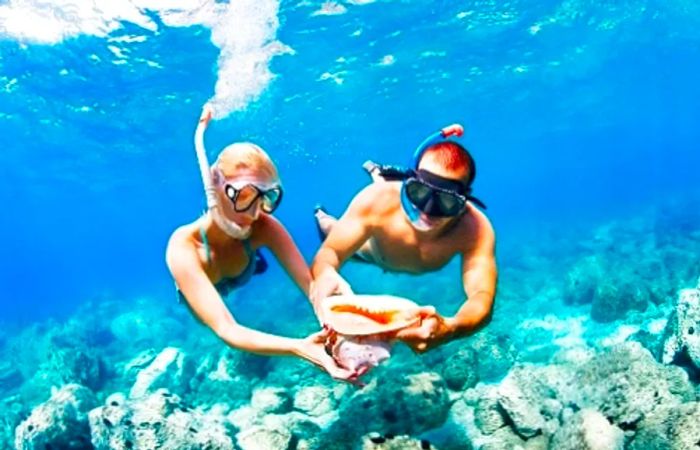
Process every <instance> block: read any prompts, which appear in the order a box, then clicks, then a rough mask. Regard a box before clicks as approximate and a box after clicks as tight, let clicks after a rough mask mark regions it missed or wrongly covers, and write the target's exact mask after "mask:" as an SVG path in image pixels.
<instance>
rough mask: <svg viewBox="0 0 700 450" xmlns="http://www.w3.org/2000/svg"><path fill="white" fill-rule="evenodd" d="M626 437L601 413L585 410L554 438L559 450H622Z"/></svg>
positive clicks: (554, 446) (553, 440)
mask: <svg viewBox="0 0 700 450" xmlns="http://www.w3.org/2000/svg"><path fill="white" fill-rule="evenodd" d="M624 441H625V436H624V433H623V431H622V430H621V429H619V428H618V427H616V426H614V425H612V424H611V423H610V422H608V420H607V419H606V418H605V416H603V415H602V414H601V413H600V412H598V411H595V410H591V409H584V410H581V411H579V412H578V413H576V414H575V415H574V416H573V417H572V418H571V419H570V420H568V421H567V422H566V423H565V424H564V425H563V426H562V427H561V428H560V429H559V430H558V431H557V432H556V433H555V434H554V436H553V437H552V442H551V445H550V447H551V448H556V449H557V450H622V449H623V448H624Z"/></svg>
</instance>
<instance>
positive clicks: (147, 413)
mask: <svg viewBox="0 0 700 450" xmlns="http://www.w3.org/2000/svg"><path fill="white" fill-rule="evenodd" d="M89 419H90V430H91V432H92V445H93V446H94V448H95V449H96V450H111V449H115V448H119V449H130V448H133V449H152V450H155V449H159V450H161V449H162V450H175V449H192V450H195V449H202V448H209V449H212V450H233V449H234V442H233V440H232V439H231V437H230V430H229V427H228V425H227V423H226V421H225V420H224V417H223V416H222V415H217V414H213V413H203V412H202V411H197V410H192V409H190V408H189V407H187V406H186V405H185V404H183V403H182V401H181V400H180V398H179V397H178V396H176V395H174V394H171V393H169V392H168V391H167V390H166V389H159V390H158V391H156V392H154V393H152V394H149V395H146V396H145V397H144V396H141V397H140V398H136V399H128V398H126V397H125V396H124V395H122V394H113V395H111V396H110V397H108V398H107V400H106V402H105V404H104V405H103V406H101V407H99V408H95V409H93V410H92V411H90V414H89Z"/></svg>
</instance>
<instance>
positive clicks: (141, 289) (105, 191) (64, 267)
mask: <svg viewBox="0 0 700 450" xmlns="http://www.w3.org/2000/svg"><path fill="white" fill-rule="evenodd" d="M64 3H65V4H68V2H61V4H64ZM135 3H136V4H139V2H135ZM183 3H184V2H183ZM261 3H265V4H268V2H261ZM341 3H342V2H341ZM355 3H363V2H355ZM76 4H77V5H80V3H79V2H76ZM115 4H119V2H117V3H115ZM153 4H157V2H153ZM218 4H220V5H225V2H219V3H218ZM272 4H273V5H274V3H272ZM64 6H65V5H64ZM30 7H32V6H31V5H29V6H27V5H26V4H25V5H24V6H22V8H30ZM35 7H36V8H39V6H35ZM42 7H45V6H42ZM7 8H10V9H11V8H20V6H17V5H16V4H15V3H14V2H2V3H0V11H1V12H0V32H2V33H1V38H0V67H1V69H2V70H1V71H0V130H1V132H0V148H2V151H1V152H0V174H2V177H1V178H0V200H1V201H2V205H3V210H4V214H3V219H2V221H0V233H1V235H2V236H3V238H4V239H3V251H2V253H1V254H2V256H3V261H2V271H1V272H0V292H2V295H1V296H0V316H1V317H3V318H4V319H5V320H6V321H7V322H19V323H26V322H29V321H32V320H34V319H37V318H43V317H46V316H50V315H57V316H63V315H67V314H70V313H71V312H72V311H74V310H75V308H76V307H77V305H79V304H81V303H82V302H84V301H85V300H87V299H89V298H96V297H99V296H102V295H111V296H116V297H120V298H124V299H131V298H136V297H143V296H148V297H152V298H153V299H154V301H171V300H172V295H173V292H172V282H171V280H170V278H169V276H168V273H167V271H166V268H165V264H164V256H163V253H164V249H165V243H166V241H167V238H168V236H169V234H170V233H171V232H172V230H173V229H174V228H175V227H177V226H178V225H180V224H182V223H185V222H189V221H191V220H193V219H194V218H196V216H197V215H198V214H199V213H200V212H201V211H202V209H203V206H204V202H203V195H202V190H201V185H200V181H199V175H198V170H197V166H196V160H195V155H194V149H193V145H192V134H193V131H194V127H195V125H196V121H197V118H198V116H199V113H200V108H201V106H202V104H204V103H205V102H206V101H207V100H208V99H209V98H210V97H211V96H212V95H213V93H214V86H215V83H216V82H217V78H218V77H220V76H221V75H220V73H219V69H220V64H219V62H218V61H219V60H218V58H219V53H220V49H219V48H217V47H216V46H215V45H213V44H212V42H211V30H210V27H208V26H207V25H206V24H204V25H202V24H196V23H195V24H193V25H191V26H172V25H169V24H168V21H167V20H165V19H163V20H162V21H161V16H163V10H162V9H158V7H155V6H152V5H151V6H149V5H144V7H143V9H142V10H141V13H142V15H143V16H144V17H149V18H151V20H153V21H155V22H156V23H158V22H160V23H159V25H158V26H157V29H156V30H155V31H153V30H148V29H145V28H143V27H142V26H139V25H138V24H135V23H130V22H128V21H124V22H119V21H118V19H116V22H115V23H117V24H118V26H117V27H116V28H115V29H114V30H112V31H111V32H108V33H98V32H89V31H85V32H80V33H75V34H74V35H71V36H67V37H66V38H65V39H62V40H54V41H53V42H41V41H39V40H37V38H36V37H32V35H31V33H30V31H31V27H30V28H27V29H26V30H29V31H27V33H19V32H18V31H17V28H18V27H17V26H15V25H16V22H15V23H14V24H13V23H12V22H11V21H12V19H8V18H7V17H8V16H7V15H6V14H7ZM149 8H150V9H149ZM319 8H321V2H301V3H297V2H282V4H281V6H280V10H279V12H278V13H277V14H276V15H273V17H277V18H278V20H279V27H278V28H277V30H276V39H277V40H278V41H279V42H281V43H282V44H284V45H286V46H288V47H289V48H291V49H293V53H288V54H281V55H279V56H275V57H274V58H272V60H271V62H270V70H271V71H272V73H274V74H276V77H275V78H273V79H272V80H271V81H270V82H269V83H267V82H266V83H264V85H265V88H264V90H263V91H262V92H261V93H260V95H259V96H258V97H257V98H255V99H252V100H249V101H246V102H245V105H244V106H241V107H240V108H237V109H236V108H231V111H227V112H226V114H225V115H226V117H225V118H223V119H222V120H218V121H215V122H213V124H212V125H211V126H210V129H209V131H208V133H207V146H208V149H209V155H210V158H211V159H212V160H213V158H214V157H215V155H216V153H217V152H218V150H219V149H221V148H222V147H223V146H225V145H226V144H228V143H230V142H233V141H236V140H251V141H254V142H257V143H259V144H260V145H261V146H263V148H265V149H266V150H267V151H268V152H269V153H270V154H271V155H272V156H273V158H274V159H275V160H276V161H277V163H278V166H279V168H280V171H281V176H282V181H283V184H284V186H285V189H286V194H285V200H284V202H283V204H282V206H281V207H280V209H279V213H278V215H279V217H280V218H281V220H282V221H283V222H284V223H285V224H286V225H287V227H288V228H289V229H290V231H291V233H292V235H293V236H294V237H295V238H296V240H297V242H298V244H299V245H300V246H301V248H302V249H303V252H304V254H305V256H306V257H307V259H308V260H309V261H310V260H311V258H312V257H313V253H314V251H315V249H316V248H317V245H318V241H317V237H316V232H315V228H314V225H313V221H312V216H311V212H312V208H313V206H314V205H315V204H316V203H323V204H324V205H326V206H327V207H328V208H329V209H330V210H331V211H333V212H336V213H340V212H342V210H343V209H344V207H345V206H346V205H347V202H348V201H349V200H350V199H351V198H352V196H353V194H354V193H355V192H356V191H357V190H358V189H360V188H361V187H362V186H364V185H365V184H366V183H367V181H368V178H367V176H366V175H365V174H364V173H363V171H362V170H361V168H360V166H361V164H362V162H364V161H365V160H366V159H373V160H375V161H379V162H386V163H405V162H407V161H408V159H409V157H410V155H411V154H412V151H413V149H414V148H415V146H416V145H417V144H418V143H419V142H420V141H421V140H422V139H423V138H424V137H425V136H426V135H427V134H429V133H431V132H432V131H434V130H436V129H438V128H440V127H442V126H444V125H447V124H449V123H452V122H460V123H463V124H464V125H465V128H466V130H467V131H466V135H465V137H464V143H465V144H466V146H467V147H468V148H470V149H471V151H472V153H473V154H474V156H475V158H476V160H477V165H478V177H477V181H476V184H475V193H476V195H478V196H479V197H480V198H482V199H483V200H484V201H485V202H486V203H487V204H488V206H489V209H488V213H489V216H490V217H491V219H492V221H493V222H494V225H495V226H496V230H497V233H498V237H499V240H500V242H501V245H500V246H499V261H500V262H501V264H503V265H506V266H507V265H508V264H509V256H510V255H511V254H512V251H513V249H514V248H516V247H517V245H518V243H519V242H520V240H521V239H525V236H527V233H525V232H524V230H532V229H533V228H537V227H539V226H547V227H554V228H556V227H559V228H564V229H566V228H575V227H581V228H583V229H585V228H586V227H587V226H589V225H590V226H593V225H595V224H597V223H601V222H604V221H606V220H613V219H616V218H625V217H629V216H631V215H633V214H635V212H636V211H638V210H640V209H642V208H645V207H647V206H649V205H655V204H659V205H660V204H663V203H664V202H665V201H666V200H668V199H669V198H691V199H692V198H697V197H695V196H697V195H698V191H700V183H698V181H697V180H698V178H697V171H698V167H700V127H698V126H697V122H698V117H700V114H699V113H700V106H699V105H700V86H699V85H698V83H697V79H698V75H697V72H698V70H699V69H700V45H699V44H700V31H699V30H700V6H697V4H696V3H695V2H693V1H691V0H673V1H653V0H645V1H642V0H640V1H623V2H620V1H613V0H610V1H595V2H584V1H551V0H548V1H546V2H533V1H524V0H523V1H510V2H491V1H470V2H449V1H439V2H435V1H401V2H397V1H377V2H373V3H369V4H353V3H352V2H347V3H344V4H343V8H345V12H344V13H342V14H338V15H315V14H314V12H316V11H318V10H319ZM3 9H5V10H3ZM59 9H60V7H59ZM78 9H80V8H78ZM244 12H245V10H244ZM71 17H72V16H70V15H68V16H66V17H64V19H65V20H70V19H71ZM244 18H245V16H244V15H243V16H242V17H241V18H240V19H242V20H243V19H244ZM243 22H245V20H243ZM76 23H78V25H80V22H79V21H77V22H76ZM11 25H12V26H11ZM19 28H20V29H21V27H19ZM26 30H25V31H26ZM237 32H238V31H237V28H236V27H235V26H231V27H230V28H229V29H228V33H229V34H230V35H232V36H233V35H235V34H236V33H237ZM135 36H136V37H139V39H137V40H133V39H126V40H125V39H123V38H124V37H132V38H133V37H135ZM109 47H112V49H110V48H109ZM115 48H116V53H115ZM119 55H121V56H119ZM234 56H235V49H234ZM115 61H116V63H115ZM232 61H233V64H234V65H235V64H236V63H237V62H236V58H235V57H233V58H232ZM227 79H228V80H229V81H230V82H231V83H232V85H233V86H234V89H239V90H243V91H244V90H245V84H246V83H249V82H250V81H251V79H250V76H249V77H248V78H244V79H239V78H236V77H235V76H233V77H228V78H227ZM691 204H692V203H691ZM679 214H680V215H681V216H682V212H681V213H679ZM542 245H546V242H542ZM275 274H276V275H275ZM272 275H273V276H277V277H279V278H280V282H282V283H284V282H287V281H285V280H284V279H283V278H282V277H281V275H280V273H279V270H278V269H274V268H273V272H272ZM501 282H502V283H518V282H519V281H518V280H507V279H503V278H502V279H501Z"/></svg>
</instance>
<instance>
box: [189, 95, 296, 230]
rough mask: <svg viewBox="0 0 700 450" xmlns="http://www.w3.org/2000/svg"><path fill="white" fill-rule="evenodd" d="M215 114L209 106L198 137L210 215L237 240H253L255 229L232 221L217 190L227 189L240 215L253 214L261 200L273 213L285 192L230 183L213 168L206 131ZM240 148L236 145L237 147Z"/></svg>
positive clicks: (272, 187)
mask: <svg viewBox="0 0 700 450" xmlns="http://www.w3.org/2000/svg"><path fill="white" fill-rule="evenodd" d="M211 113H212V112H211V110H210V109H209V108H208V107H206V106H205V109H204V111H203V112H202V116H201V117H200V119H199V124H198V125H197V130H196V131H195V134H194V148H195V150H196V152H197V162H198V163H199V171H200V175H201V176H202V184H203V185H204V194H205V195H206V198H207V209H208V212H209V214H210V216H211V218H212V220H213V221H214V223H216V225H217V226H218V227H219V228H221V230H222V231H223V232H224V233H226V234H227V235H229V236H230V237H232V238H234V239H246V238H247V237H248V236H250V232H251V227H250V226H246V227H243V226H241V225H238V224H237V223H236V222H234V221H232V220H230V219H228V218H227V217H226V216H225V215H224V213H223V211H222V208H221V205H220V204H219V199H218V197H217V192H216V190H217V189H223V191H224V193H225V194H226V197H228V199H229V200H230V201H231V203H232V205H233V209H234V211H236V212H244V211H247V210H249V209H250V208H251V207H253V205H254V204H255V202H256V201H258V199H261V203H260V204H261V209H262V210H263V211H264V212H266V213H272V212H273V211H274V210H275V209H276V208H277V206H278V205H279V203H280V201H281V200H282V188H281V187H280V186H279V184H274V185H270V186H261V185H258V184H257V183H254V182H253V180H250V181H249V180H242V179H241V180H235V181H231V180H226V179H225V178H224V176H223V174H222V173H221V171H220V170H219V169H218V168H216V167H215V168H214V169H213V170H212V169H211V168H210V167H209V162H208V160H207V154H206V150H205V149H204V131H205V130H206V128H207V124H208V123H209V120H211ZM234 145H236V144H234Z"/></svg>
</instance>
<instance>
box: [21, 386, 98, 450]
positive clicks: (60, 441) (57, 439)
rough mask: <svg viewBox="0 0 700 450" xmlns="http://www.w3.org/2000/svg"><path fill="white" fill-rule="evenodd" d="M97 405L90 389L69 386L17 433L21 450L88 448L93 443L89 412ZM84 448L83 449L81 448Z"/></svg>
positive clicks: (62, 389) (34, 414)
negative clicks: (89, 425)
mask: <svg viewBox="0 0 700 450" xmlns="http://www.w3.org/2000/svg"><path fill="white" fill-rule="evenodd" d="M96 403H97V401H96V400H95V395H94V394H93V393H92V391H90V390H89V389H88V388H86V387H83V386H80V385H77V384H68V385H66V386H64V387H63V388H61V389H59V390H57V391H55V392H54V393H53V394H52V395H51V398H50V399H49V400H48V401H46V402H45V403H42V404H41V405H39V406H37V407H36V408H34V410H33V411H32V413H31V415H30V416H29V417H28V418H27V419H26V420H25V421H24V422H22V423H20V424H19V426H18V427H17V429H16V431H15V448H16V449H18V450H35V449H36V450H45V449H49V448H87V447H89V442H90V429H89V427H88V416H87V414H88V411H89V410H90V408H92V407H94V406H95V404H96ZM81 444H82V447H79V446H80V445H81Z"/></svg>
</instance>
